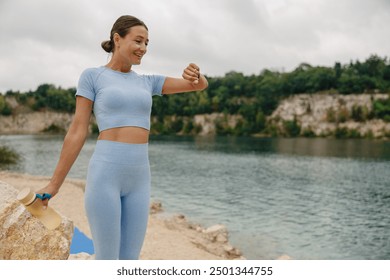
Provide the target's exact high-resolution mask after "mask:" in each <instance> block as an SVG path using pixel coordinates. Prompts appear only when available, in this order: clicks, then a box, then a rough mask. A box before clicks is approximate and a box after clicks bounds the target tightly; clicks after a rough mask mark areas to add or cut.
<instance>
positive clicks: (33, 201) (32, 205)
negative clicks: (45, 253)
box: [17, 188, 62, 230]
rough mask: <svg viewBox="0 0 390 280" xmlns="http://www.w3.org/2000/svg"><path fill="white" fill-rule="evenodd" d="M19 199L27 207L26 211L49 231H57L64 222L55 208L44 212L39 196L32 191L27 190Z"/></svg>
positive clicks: (19, 195)
mask: <svg viewBox="0 0 390 280" xmlns="http://www.w3.org/2000/svg"><path fill="white" fill-rule="evenodd" d="M17 199H18V200H19V201H20V202H21V203H22V204H23V205H24V206H25V207H26V209H27V210H28V211H29V212H30V213H31V215H33V216H34V217H36V218H38V219H39V220H40V221H41V222H42V223H43V225H44V226H45V227H46V228H47V229H50V230H52V229H56V228H57V227H58V226H59V225H60V224H61V221H62V218H61V216H60V214H58V213H57V212H56V211H55V210H54V209H53V208H51V207H50V206H48V207H47V208H46V210H43V203H42V200H41V199H40V198H38V197H37V194H36V193H34V192H33V191H31V189H30V188H25V189H23V190H22V191H20V193H19V194H18V196H17Z"/></svg>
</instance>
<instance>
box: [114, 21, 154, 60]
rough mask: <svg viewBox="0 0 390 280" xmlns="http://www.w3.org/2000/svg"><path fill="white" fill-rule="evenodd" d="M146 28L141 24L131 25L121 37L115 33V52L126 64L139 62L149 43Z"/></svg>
mask: <svg viewBox="0 0 390 280" xmlns="http://www.w3.org/2000/svg"><path fill="white" fill-rule="evenodd" d="M148 36H149V35H148V30H146V28H145V27H144V26H142V25H138V26H133V27H131V28H130V31H129V33H127V35H126V36H125V37H123V38H121V37H120V36H119V35H118V34H115V40H116V41H115V42H116V43H117V44H116V50H115V54H116V55H119V56H120V59H122V60H123V61H124V63H125V64H128V65H139V64H141V60H142V57H143V56H144V55H145V53H146V49H147V46H148V43H149V38H148Z"/></svg>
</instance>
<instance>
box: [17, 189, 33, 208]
mask: <svg viewBox="0 0 390 280" xmlns="http://www.w3.org/2000/svg"><path fill="white" fill-rule="evenodd" d="M35 197H36V195H35V193H34V192H33V191H31V189H30V188H24V189H23V190H21V191H20V193H19V194H18V196H17V197H16V199H17V200H19V201H20V202H21V203H23V204H24V205H30V204H31V203H33V201H34V200H35Z"/></svg>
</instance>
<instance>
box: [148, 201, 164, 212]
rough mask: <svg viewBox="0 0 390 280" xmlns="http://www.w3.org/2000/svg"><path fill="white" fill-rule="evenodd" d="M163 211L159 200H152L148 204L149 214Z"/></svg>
mask: <svg viewBox="0 0 390 280" xmlns="http://www.w3.org/2000/svg"><path fill="white" fill-rule="evenodd" d="M162 211H163V208H162V203H161V202H159V201H153V202H152V203H151V204H150V214H157V213H160V212H162Z"/></svg>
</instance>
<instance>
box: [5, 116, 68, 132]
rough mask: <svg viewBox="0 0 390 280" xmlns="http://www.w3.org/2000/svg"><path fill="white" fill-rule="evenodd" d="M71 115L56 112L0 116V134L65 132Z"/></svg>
mask: <svg viewBox="0 0 390 280" xmlns="http://www.w3.org/2000/svg"><path fill="white" fill-rule="evenodd" d="M72 118H73V114H68V113H57V112H30V113H19V114H16V115H14V116H0V134H36V133H41V132H49V131H56V132H61V131H66V130H67V129H68V128H69V126H70V123H71V122H72Z"/></svg>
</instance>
